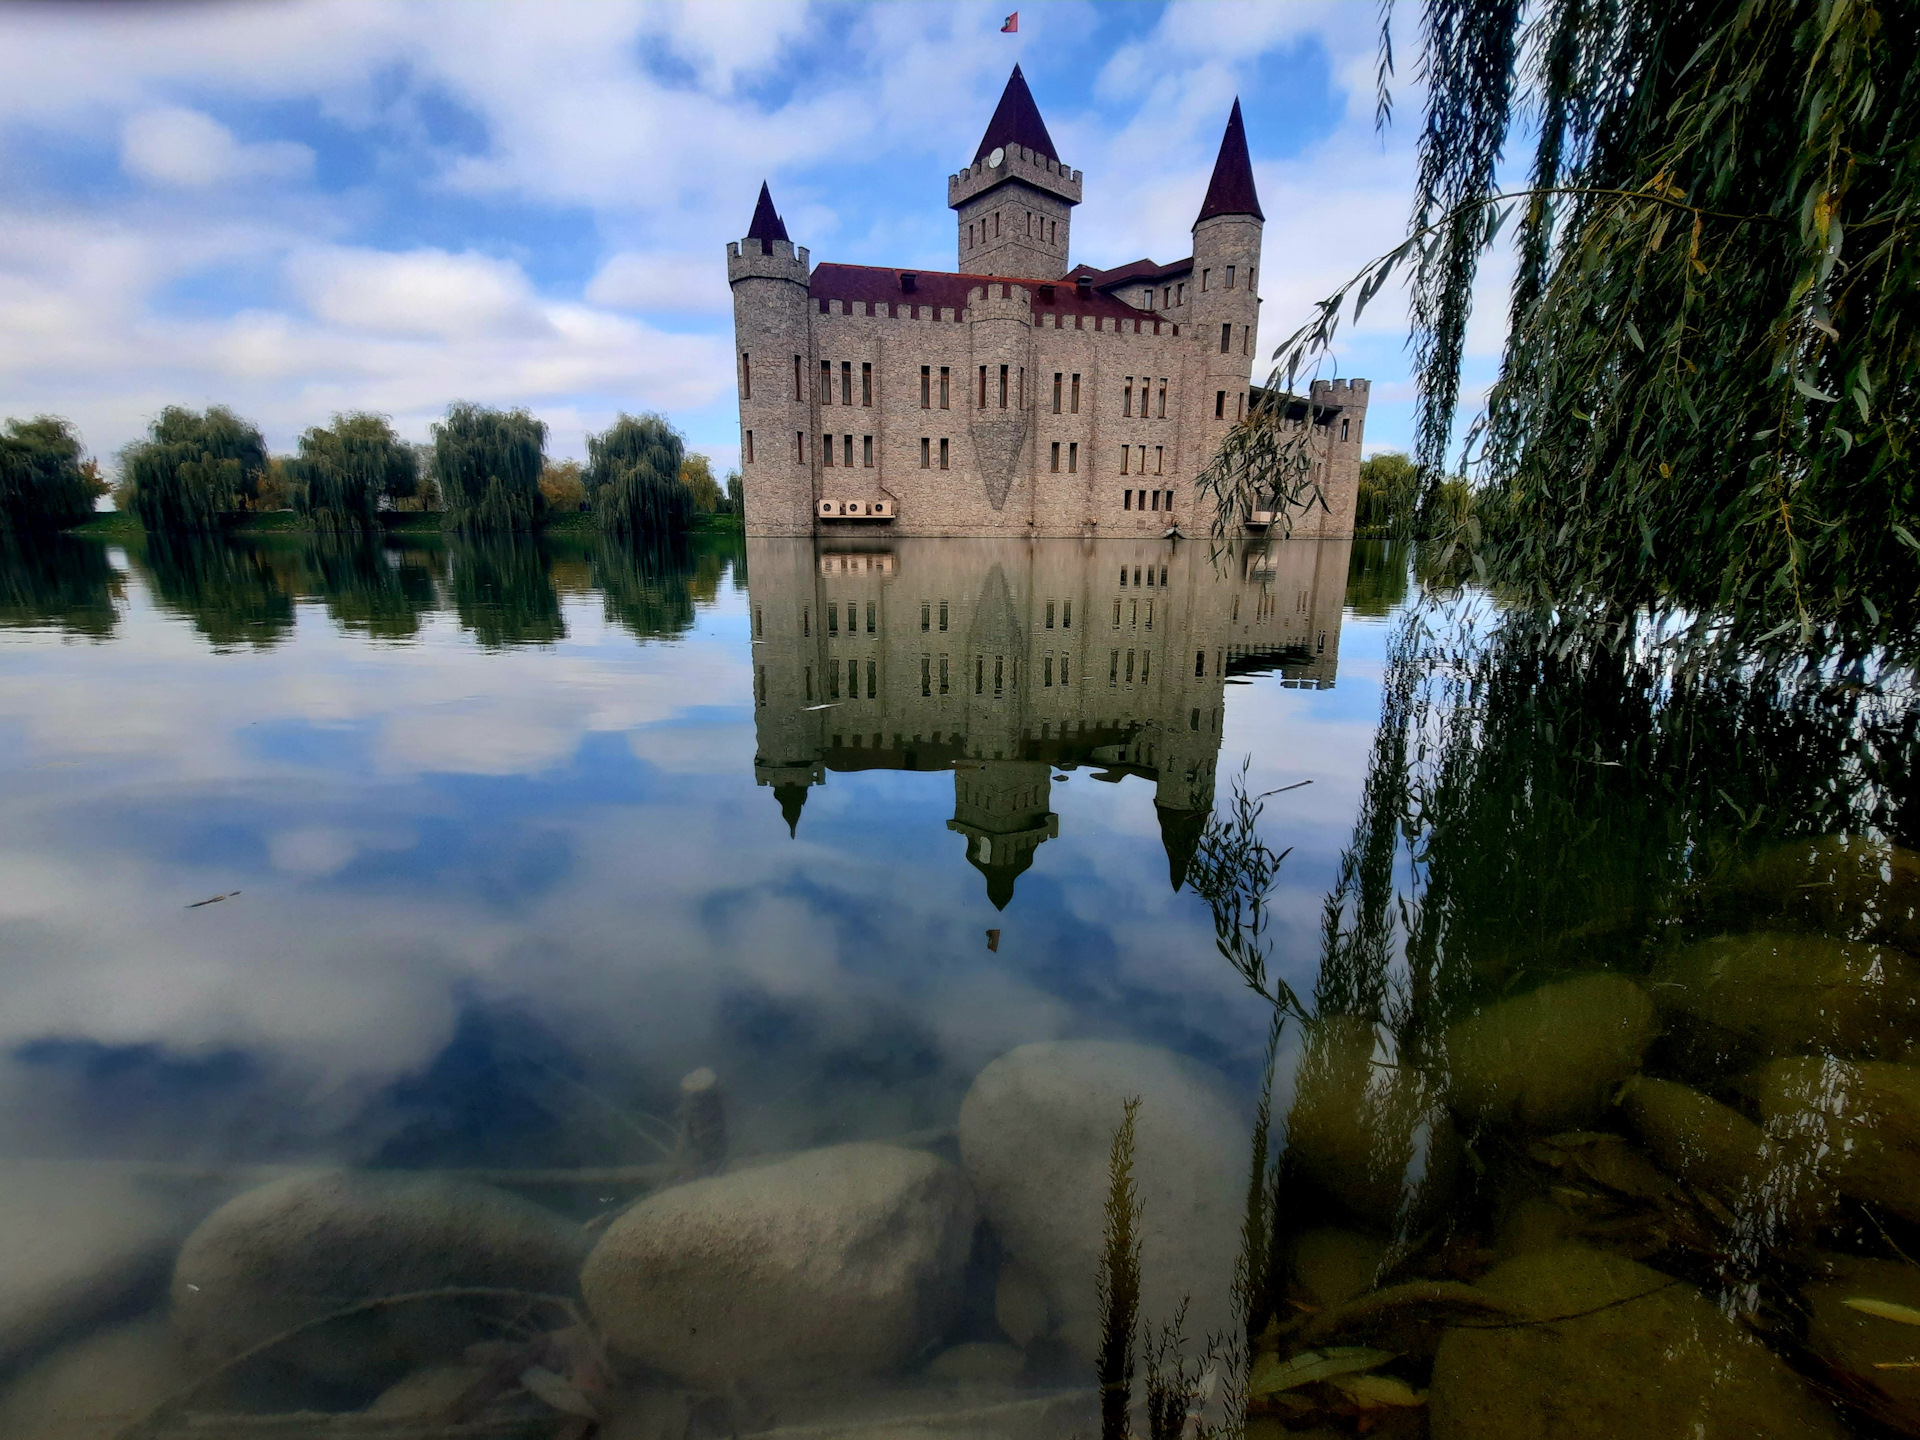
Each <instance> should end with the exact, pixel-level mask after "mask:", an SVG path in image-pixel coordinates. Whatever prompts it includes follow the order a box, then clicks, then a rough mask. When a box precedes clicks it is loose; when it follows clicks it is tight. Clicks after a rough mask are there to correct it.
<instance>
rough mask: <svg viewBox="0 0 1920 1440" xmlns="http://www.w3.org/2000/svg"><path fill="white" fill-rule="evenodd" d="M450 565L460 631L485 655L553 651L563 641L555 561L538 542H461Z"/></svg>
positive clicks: (501, 538) (506, 538)
mask: <svg viewBox="0 0 1920 1440" xmlns="http://www.w3.org/2000/svg"><path fill="white" fill-rule="evenodd" d="M448 560H449V562H450V565H449V568H450V569H451V571H452V590H453V606H454V610H455V611H456V612H457V613H458V614H459V616H460V626H461V628H462V629H464V630H471V631H472V632H473V637H474V639H475V640H476V641H477V642H479V644H480V645H482V646H483V647H485V648H486V649H489V650H500V649H506V648H508V647H510V646H515V645H551V644H553V643H554V642H555V641H557V640H564V639H566V638H567V625H566V620H565V618H564V617H563V616H562V615H561V613H560V595H559V592H558V591H557V590H555V588H554V584H553V557H552V556H551V555H549V554H548V553H547V550H546V547H545V546H544V545H543V544H542V543H541V542H540V541H539V540H538V539H537V538H535V537H532V536H526V535H497V536H485V537H478V538H474V539H471V540H466V541H463V542H461V543H460V544H459V545H458V546H456V547H455V548H454V549H453V551H452V553H451V554H450V555H449V556H448Z"/></svg>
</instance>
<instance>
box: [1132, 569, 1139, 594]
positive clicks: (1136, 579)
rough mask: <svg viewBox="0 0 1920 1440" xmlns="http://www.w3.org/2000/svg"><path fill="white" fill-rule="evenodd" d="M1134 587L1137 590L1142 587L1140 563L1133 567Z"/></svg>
mask: <svg viewBox="0 0 1920 1440" xmlns="http://www.w3.org/2000/svg"><path fill="white" fill-rule="evenodd" d="M1133 588H1134V589H1136V590H1138V589H1139V588H1140V567H1139V566H1138V565H1136V566H1134V567H1133Z"/></svg>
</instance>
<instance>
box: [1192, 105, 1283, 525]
mask: <svg viewBox="0 0 1920 1440" xmlns="http://www.w3.org/2000/svg"><path fill="white" fill-rule="evenodd" d="M1265 226H1266V216H1265V215H1264V214H1262V213H1261V210H1260V197H1259V195H1258V194H1256V193H1255V191H1254V185H1253V161H1252V159H1251V158H1250V157H1249V156H1248V154H1247V129H1246V125H1245V124H1244V123H1243V122H1242V120H1241V118H1240V102H1239V101H1238V100H1237V99H1236V100H1235V101H1234V102H1233V113H1232V114H1231V115H1229V116H1228V117H1227V130H1226V133H1225V134H1224V135H1222V136H1221V137H1220V154H1219V156H1218V157H1217V158H1216V159H1215V160H1214V162H1213V178H1212V179H1211V180H1210V181H1209V182H1208V184H1207V197H1206V199H1205V200H1204V201H1202V202H1201V205H1200V216H1199V218H1198V219H1197V220H1195V221H1194V222H1193V280H1192V283H1191V289H1190V291H1189V296H1190V298H1191V300H1192V302H1193V309H1192V316H1193V319H1192V322H1191V323H1192V325H1193V336H1194V343H1195V344H1196V345H1197V346H1198V347H1199V350H1200V361H1201V366H1202V369H1201V374H1202V377H1203V379H1202V383H1201V384H1199V385H1198V386H1195V387H1194V393H1193V399H1192V402H1191V408H1190V409H1189V411H1188V413H1189V415H1190V416H1191V417H1192V418H1193V420H1194V422H1195V423H1194V424H1193V425H1192V426H1191V427H1190V428H1189V430H1188V435H1189V437H1190V439H1189V443H1190V445H1191V446H1192V448H1191V450H1190V451H1189V458H1188V465H1187V470H1186V473H1188V474H1198V473H1199V472H1200V471H1201V470H1202V469H1204V468H1205V466H1206V465H1207V463H1208V461H1209V460H1211V459H1212V457H1213V455H1214V453H1215V452H1216V451H1217V450H1218V449H1219V448H1220V442H1221V441H1222V440H1223V439H1225V438H1226V434H1227V432H1228V431H1229V430H1231V429H1232V428H1233V425H1234V423H1235V422H1236V421H1238V420H1240V419H1242V418H1244V416H1245V414H1246V405H1247V391H1248V384H1249V380H1250V377H1251V375H1252V371H1253V340H1254V332H1255V331H1256V330H1257V329H1258V327H1259V323H1260V296H1259V290H1258V288H1257V286H1258V279H1259V270H1260V235H1261V231H1262V230H1263V229H1264V228H1265ZM1196 523H1197V522H1196Z"/></svg>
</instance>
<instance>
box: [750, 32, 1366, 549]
mask: <svg viewBox="0 0 1920 1440" xmlns="http://www.w3.org/2000/svg"><path fill="white" fill-rule="evenodd" d="M1080 198H1081V175H1080V172H1079V171H1078V170H1075V169H1073V168H1071V167H1070V166H1068V165H1066V164H1064V163H1063V162H1062V161H1061V159H1060V157H1059V156H1058V155H1057V154H1056V153H1055V151H1054V145H1053V140H1052V138H1051V137H1050V136H1049V135H1048V134H1047V127H1046V124H1045V122H1044V121H1043V120H1042V119H1041V118H1040V111H1039V109H1038V107H1037V106H1036V105H1035V104H1034V100H1033V95H1032V92H1031V91H1029V90H1028V88H1027V82H1026V80H1025V78H1024V77H1023V76H1022V75H1021V73H1020V68H1019V67H1018V66H1017V65H1016V66H1015V67H1014V70H1013V75H1012V77H1011V78H1010V79H1009V80H1008V81H1007V88H1006V91H1005V93H1004V94H1002V95H1001V97H1000V104H999V106H998V108H996V109H995V111H994V113H993V119H992V120H991V121H990V122H989V123H988V125H987V130H986V134H985V135H984V136H982V137H981V140H980V146H979V149H978V151H977V152H976V153H975V155H974V158H973V163H972V164H971V165H970V166H968V167H967V168H966V169H965V170H962V171H961V172H960V173H959V174H957V175H952V176H949V177H948V179H947V204H948V205H949V206H951V207H952V209H953V210H954V211H955V213H956V216H957V227H958V245H959V264H958V268H957V269H956V270H955V271H953V272H951V273H935V272H931V271H915V270H893V269H886V268H882V267H876V266H870V265H833V264H822V265H819V266H817V267H813V266H811V265H810V261H809V258H808V254H807V250H806V248H805V247H804V246H796V245H794V243H793V242H792V240H791V239H789V237H788V235H787V228H786V225H785V223H784V222H783V221H782V220H781V218H780V216H779V215H778V213H776V211H775V209H774V205H773V198H772V195H771V194H770V192H769V191H768V189H767V187H766V186H765V185H764V184H763V185H762V186H761V188H760V200H759V204H758V206H757V207H756V208H755V210H754V214H753V222H752V224H751V225H750V226H749V227H748V229H747V234H746V236H745V238H744V239H742V240H739V241H735V242H732V243H730V244H728V246H727V279H728V282H729V284H730V285H731V286H732V290H733V314H734V334H735V341H736V344H735V352H736V355H735V359H736V364H737V366H738V377H737V378H738V382H739V391H740V458H741V467H740V469H741V475H742V478H743V482H744V490H745V501H746V527H747V533H748V534H749V535H796V536H797V535H844V534H847V533H849V532H854V531H872V530H887V531H892V532H894V533H897V534H902V535H912V536H927V537H958V536H1007V537H1073V538H1095V537H1098V538H1123V539H1124V538H1146V537H1152V538H1155V539H1158V538H1161V537H1163V536H1167V535H1169V534H1174V535H1178V534H1196V533H1197V534H1205V533H1206V532H1207V530H1208V526H1209V524H1210V521H1211V504H1212V502H1211V499H1210V498H1209V497H1205V496H1201V495H1199V494H1197V492H1196V488H1195V480H1196V478H1197V477H1198V476H1199V475H1200V473H1201V472H1202V471H1203V470H1204V469H1205V468H1206V466H1207V464H1208V462H1209V461H1210V460H1211V459H1212V457H1213V455H1214V454H1215V452H1216V450H1217V448H1218V446H1219V444H1220V441H1221V440H1222V438H1223V437H1224V436H1225V435H1226V434H1227V432H1228V431H1229V430H1230V429H1231V428H1232V427H1233V425H1234V424H1235V423H1236V422H1237V421H1239V420H1240V419H1242V418H1243V417H1244V416H1245V414H1246V413H1247V407H1248V404H1249V402H1250V400H1251V399H1253V398H1254V395H1255V392H1254V389H1253V386H1252V383H1251V376H1252V367H1253V359H1254V353H1253V352H1254V335H1255V331H1256V329H1257V327H1258V321H1259V307H1260V300H1259V295H1258V290H1257V288H1256V286H1257V282H1258V276H1259V271H1260V236H1261V230H1262V228H1263V226H1264V224H1265V216H1264V215H1263V214H1262V213H1261V209H1260V200H1259V197H1258V195H1257V194H1256V193H1255V189H1254V180H1253V166H1252V163H1251V161H1250V159H1249V157H1248V153H1247V136H1246V129H1245V127H1244V125H1243V124H1242V121H1241V117H1240V103H1239V101H1237V100H1236V101H1235V102H1234V106H1233V112H1232V115H1231V116H1230V117H1229V118H1228V121H1227V128H1226V133H1225V135H1224V136H1223V137H1222V139H1221V142H1220V154H1219V158H1218V159H1217V160H1216V161H1215V163H1214V168H1213V178H1212V180H1211V181H1210V182H1209V184H1208V186H1207V194H1206V199H1205V201H1204V202H1203V203H1202V204H1201V207H1200V214H1199V218H1198V219H1197V220H1195V222H1194V225H1193V254H1192V255H1190V256H1189V257H1187V258H1186V259H1184V260H1176V261H1174V262H1173V263H1171V264H1167V265H1161V264H1157V263H1155V262H1154V261H1152V260H1137V261H1135V262H1133V263H1132V264H1129V265H1122V266H1120V267H1118V268H1117V269H1112V270H1096V269H1093V268H1092V267H1090V266H1087V265H1072V266H1070V265H1069V263H1068V255H1069V246H1068V241H1069V236H1070V232H1071V228H1072V223H1073V207H1074V206H1075V205H1077V204H1079V203H1080ZM1367 391H1368V383H1367V382H1366V381H1365V380H1349V381H1331V382H1330V381H1316V382H1314V384H1313V386H1312V389H1311V392H1310V394H1308V395H1307V396H1304V397H1286V398H1285V400H1284V404H1285V406H1286V413H1287V417H1288V419H1290V420H1291V421H1292V422H1293V423H1295V424H1311V425H1312V426H1313V427H1314V435H1315V439H1316V442H1317V443H1316V445H1315V455H1316V473H1315V478H1316V480H1317V481H1318V483H1319V486H1320V489H1321V492H1322V495H1323V496H1324V501H1325V503H1324V505H1315V506H1312V507H1306V508H1303V509H1302V510H1301V511H1299V512H1297V513H1295V514H1294V515H1292V516H1286V517H1278V516H1275V515H1274V514H1273V513H1272V512H1271V511H1266V510H1256V511H1255V512H1254V515H1253V517H1252V518H1253V523H1254V524H1255V525H1256V527H1259V528H1262V529H1264V528H1265V527H1267V526H1268V525H1273V526H1274V528H1275V530H1276V531H1278V532H1282V533H1290V534H1292V535H1295V536H1299V537H1313V538H1327V537H1337V536H1346V535H1351V534H1352V532H1353V509H1354V499H1355V495H1356V491H1357V487H1358V481H1359V465H1360V446H1361V437H1362V432H1363V431H1364V429H1365V426H1366V418H1367ZM1276 520H1278V521H1280V522H1281V523H1279V524H1277V525H1276V524H1275V523H1274V522H1275V521H1276Z"/></svg>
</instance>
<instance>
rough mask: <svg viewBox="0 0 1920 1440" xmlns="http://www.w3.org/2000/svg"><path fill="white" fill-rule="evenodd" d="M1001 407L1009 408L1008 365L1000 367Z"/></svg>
mask: <svg viewBox="0 0 1920 1440" xmlns="http://www.w3.org/2000/svg"><path fill="white" fill-rule="evenodd" d="M1000 408H1001V409H1002V410H1004V409H1006V408H1007V367H1006V366H1004V365H1002V366H1001V367H1000Z"/></svg>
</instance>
